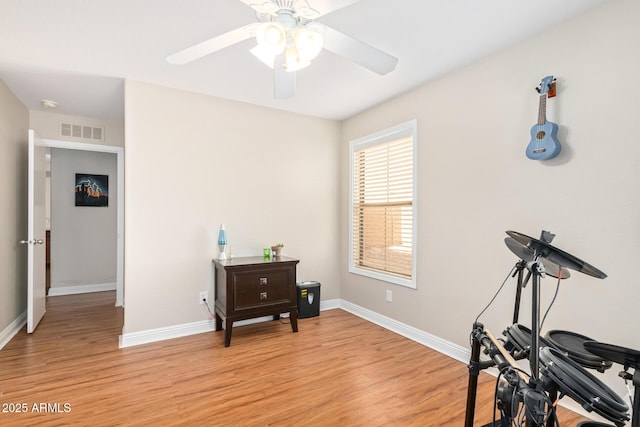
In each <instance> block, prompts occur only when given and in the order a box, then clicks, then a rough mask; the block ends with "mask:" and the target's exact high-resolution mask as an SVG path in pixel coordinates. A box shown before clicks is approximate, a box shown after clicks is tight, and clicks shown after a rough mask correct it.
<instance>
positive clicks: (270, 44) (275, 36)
mask: <svg viewBox="0 0 640 427" xmlns="http://www.w3.org/2000/svg"><path fill="white" fill-rule="evenodd" d="M256 40H257V41H258V44H259V45H261V46H263V47H264V48H265V49H268V50H269V52H271V53H272V54H273V55H279V54H281V53H282V52H284V49H285V47H286V46H287V31H286V30H285V28H284V27H283V26H282V24H280V23H279V22H264V23H262V24H260V26H259V27H258V30H257V32H256Z"/></svg>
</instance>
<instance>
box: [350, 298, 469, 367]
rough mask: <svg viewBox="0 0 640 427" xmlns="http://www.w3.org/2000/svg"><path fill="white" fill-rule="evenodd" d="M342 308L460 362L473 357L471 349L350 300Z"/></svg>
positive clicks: (467, 360) (466, 361) (465, 361)
mask: <svg viewBox="0 0 640 427" xmlns="http://www.w3.org/2000/svg"><path fill="white" fill-rule="evenodd" d="M340 308H342V309H343V310H345V311H348V312H349V313H352V314H355V315H356V316H358V317H362V318H363V319H365V320H368V321H369V322H371V323H375V324H376V325H378V326H382V327H383V328H385V329H388V330H390V331H392V332H395V333H396V334H398V335H402V336H403V337H405V338H409V339H410V340H412V341H415V342H417V343H420V344H422V345H424V346H426V347H429V348H432V349H434V350H436V351H438V352H440V353H442V354H444V355H447V356H449V357H451V358H453V359H456V360H458V361H460V362H464V363H469V359H470V358H471V349H467V348H465V347H462V346H459V345H458V344H454V343H452V342H450V341H447V340H443V339H442V338H439V337H437V336H435V335H431V334H430V333H428V332H425V331H422V330H420V329H418V328H414V327H413V326H409V325H406V324H404V323H402V322H398V321H397V320H394V319H392V318H390V317H387V316H383V315H382V314H378V313H376V312H374V311H371V310H369V309H366V308H363V307H360V306H359V305H356V304H353V303H350V302H349V301H344V300H340Z"/></svg>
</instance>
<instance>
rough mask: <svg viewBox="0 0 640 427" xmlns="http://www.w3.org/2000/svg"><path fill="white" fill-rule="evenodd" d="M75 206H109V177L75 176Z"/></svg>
mask: <svg viewBox="0 0 640 427" xmlns="http://www.w3.org/2000/svg"><path fill="white" fill-rule="evenodd" d="M75 193H76V206H98V207H106V206H109V175H93V174H88V173H77V174H76V186H75Z"/></svg>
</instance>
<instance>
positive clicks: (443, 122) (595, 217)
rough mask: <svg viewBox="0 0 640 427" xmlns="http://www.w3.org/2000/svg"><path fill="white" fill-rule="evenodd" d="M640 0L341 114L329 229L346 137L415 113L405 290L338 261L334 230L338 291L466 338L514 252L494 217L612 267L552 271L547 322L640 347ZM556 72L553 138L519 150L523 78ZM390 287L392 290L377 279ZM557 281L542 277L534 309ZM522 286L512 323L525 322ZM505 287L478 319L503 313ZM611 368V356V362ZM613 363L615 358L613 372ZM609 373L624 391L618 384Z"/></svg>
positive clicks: (533, 102)
mask: <svg viewBox="0 0 640 427" xmlns="http://www.w3.org/2000/svg"><path fill="white" fill-rule="evenodd" d="M638 22H640V3H638V2H637V1H632V0H624V1H622V0H621V1H610V2H606V3H605V4H604V5H603V6H601V7H599V8H596V9H594V10H593V11H591V12H588V13H587V14H586V15H583V16H580V17H578V18H576V19H573V20H572V21H569V22H567V23H564V24H562V25H561V26H560V27H558V28H555V29H552V30H550V31H547V32H545V33H544V34H542V35H539V36H536V37H534V38H532V39H530V40H527V41H525V42H523V43H519V44H517V45H515V46H513V47H511V48H509V49H506V50H504V51H501V52H499V53H497V54H495V55H492V56H490V57H488V58H485V59H483V60H481V61H478V62H476V63H474V64H472V65H469V66H467V67H465V68H463V69H460V70H459V71H457V72H454V73H451V74H449V75H446V76H444V77H443V78H441V79H439V80H437V81H434V82H431V83H429V84H426V85H424V86H422V87H420V88H417V89H415V90H413V91H411V92H409V93H407V94H405V95H403V96H400V97H398V98H396V99H393V100H390V101H389V102H386V103H384V104H382V105H380V106H378V107H376V108H373V109H371V110H369V111H367V112H364V113H362V114H359V115H357V116H356V117H353V118H351V119H349V120H347V121H345V122H344V123H343V141H342V149H341V159H342V163H341V169H342V176H343V178H342V193H341V227H340V229H341V230H342V233H341V234H342V235H347V226H348V211H347V207H348V178H347V176H348V175H347V174H348V149H349V148H348V142H349V141H350V140H352V139H355V138H358V137H361V136H364V135H367V134H369V133H372V132H375V131H378V130H381V129H384V128H386V127H389V126H391V125H394V124H397V123H400V122H403V121H406V120H409V119H413V118H417V119H418V138H419V148H418V150H419V154H418V186H419V196H418V197H419V200H418V209H419V218H418V221H417V224H418V227H419V243H418V264H417V269H418V273H417V279H418V280H417V286H418V288H417V290H412V289H408V288H403V287H399V286H394V285H390V284H386V283H383V282H379V281H375V280H371V279H367V278H364V277H360V276H357V275H354V274H349V273H348V272H347V256H348V254H347V252H348V242H347V241H346V239H342V240H341V243H342V244H341V254H342V256H341V271H342V275H341V284H342V287H341V295H342V298H343V299H346V300H348V301H350V302H353V303H355V304H358V305H360V306H363V307H365V308H368V309H370V310H373V311H375V312H378V313H380V314H383V315H386V316H389V317H391V318H394V319H397V320H399V321H401V322H404V323H407V324H409V325H412V326H414V327H416V328H419V329H421V330H424V331H427V332H429V333H431V334H434V335H436V336H438V337H441V338H444V339H446V340H449V341H452V342H455V343H457V344H459V345H461V346H465V347H468V343H469V340H468V337H469V333H470V331H471V326H472V323H473V321H474V319H475V317H476V315H477V314H478V313H479V312H480V311H481V310H482V308H483V307H484V306H485V304H487V303H488V302H489V300H490V298H491V297H492V295H493V294H494V292H495V291H496V290H497V289H498V287H499V285H500V284H501V282H502V281H503V279H504V278H505V276H506V275H507V273H508V272H509V269H510V268H511V267H512V266H513V265H514V263H515V261H516V258H515V256H514V255H513V254H511V252H509V250H508V249H507V247H506V246H505V244H504V242H503V239H504V238H505V237H507V236H506V234H505V231H506V230H516V231H520V232H522V233H525V234H528V235H531V236H533V237H538V236H539V234H540V231H541V230H542V229H546V230H551V231H552V232H554V233H556V234H557V236H556V238H555V240H554V241H553V243H554V244H555V245H557V246H558V247H559V248H562V249H564V250H565V251H567V252H569V253H571V254H574V255H575V256H578V257H579V258H581V259H583V260H584V261H587V262H589V263H591V264H593V265H595V266H596V267H598V268H600V269H601V270H603V271H604V272H605V273H607V274H608V275H609V277H608V278H607V279H605V280H598V279H595V278H591V277H589V276H586V275H584V274H580V273H577V272H573V273H572V277H571V278H570V279H569V280H566V281H564V282H563V284H562V286H561V288H560V293H559V296H558V299H557V302H556V304H555V306H554V307H553V309H552V311H551V314H550V315H549V317H548V319H547V322H546V324H545V325H544V326H545V328H544V329H545V330H549V329H565V330H569V331H573V332H578V333H583V334H586V335H589V336H591V337H593V338H595V339H598V340H601V341H605V342H611V343H616V344H618V345H622V346H626V347H631V348H640V334H638V332H637V329H636V325H637V324H638V301H640V286H638V272H637V268H636V266H637V264H636V262H637V259H638V258H640V143H639V140H638V136H637V135H638V132H637V123H638V116H639V114H640V85H639V84H638V80H637V79H638V77H637V76H638V75H640V54H639V53H638V52H639V50H638V46H640V26H638ZM549 74H553V75H555V76H557V77H558V95H557V96H556V97H555V98H553V99H551V100H549V102H548V119H549V120H551V121H554V122H557V123H558V124H559V126H560V132H559V139H560V140H561V142H562V144H563V151H562V153H561V154H560V156H559V157H558V158H556V159H553V160H550V161H546V162H540V161H532V160H529V159H527V158H526V157H525V148H526V146H527V144H528V142H529V129H530V127H531V126H532V125H533V124H534V123H535V122H536V121H537V109H538V95H537V94H536V93H535V92H534V87H535V86H536V85H537V84H538V83H539V82H540V80H541V79H542V78H543V77H544V76H546V75H549ZM386 289H391V290H392V291H393V303H387V302H386V301H385V290H386ZM554 289H555V282H554V280H552V279H549V278H547V279H544V280H543V286H542V295H543V298H542V301H543V303H542V305H543V309H546V307H547V305H548V303H549V301H550V299H551V297H552V294H553V291H554ZM530 291H531V287H530V286H529V287H528V288H526V290H525V295H526V296H525V298H524V299H523V302H522V304H523V307H524V308H523V311H522V314H521V317H520V319H521V321H522V323H524V324H525V325H530V324H531V318H530V314H529V313H530V304H531V303H530V301H531V298H530ZM514 293H515V287H514V286H513V284H510V285H508V286H507V287H506V289H505V291H504V292H503V293H502V294H501V296H500V297H499V298H498V299H497V301H496V302H495V304H494V305H493V306H492V308H491V309H490V310H489V311H488V312H487V313H486V314H485V315H484V316H483V317H482V318H481V321H483V322H484V323H485V324H486V325H487V326H488V327H489V328H490V329H491V330H493V331H494V332H495V333H500V332H501V331H502V329H503V328H505V327H507V326H509V324H510V323H511V319H512V312H513V296H514ZM616 369H617V368H616ZM616 369H613V370H612V371H616ZM616 373H617V372H612V373H611V378H610V381H611V383H612V384H615V385H616V387H617V389H618V390H619V391H620V392H621V394H625V393H626V392H625V391H624V387H622V381H620V380H619V379H617V378H615V375H616Z"/></svg>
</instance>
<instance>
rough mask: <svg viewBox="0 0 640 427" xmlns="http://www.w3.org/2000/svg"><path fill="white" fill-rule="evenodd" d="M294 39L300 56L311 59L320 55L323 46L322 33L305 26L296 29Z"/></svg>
mask: <svg viewBox="0 0 640 427" xmlns="http://www.w3.org/2000/svg"><path fill="white" fill-rule="evenodd" d="M293 41H294V43H295V45H296V49H297V51H298V55H299V56H300V58H302V59H304V60H307V61H311V60H313V59H314V58H315V57H316V56H318V54H319V53H320V51H321V50H322V46H323V39H322V35H321V34H320V33H318V32H316V31H312V30H310V29H308V28H304V27H301V28H298V29H297V30H296V31H295V34H294V36H293Z"/></svg>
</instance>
